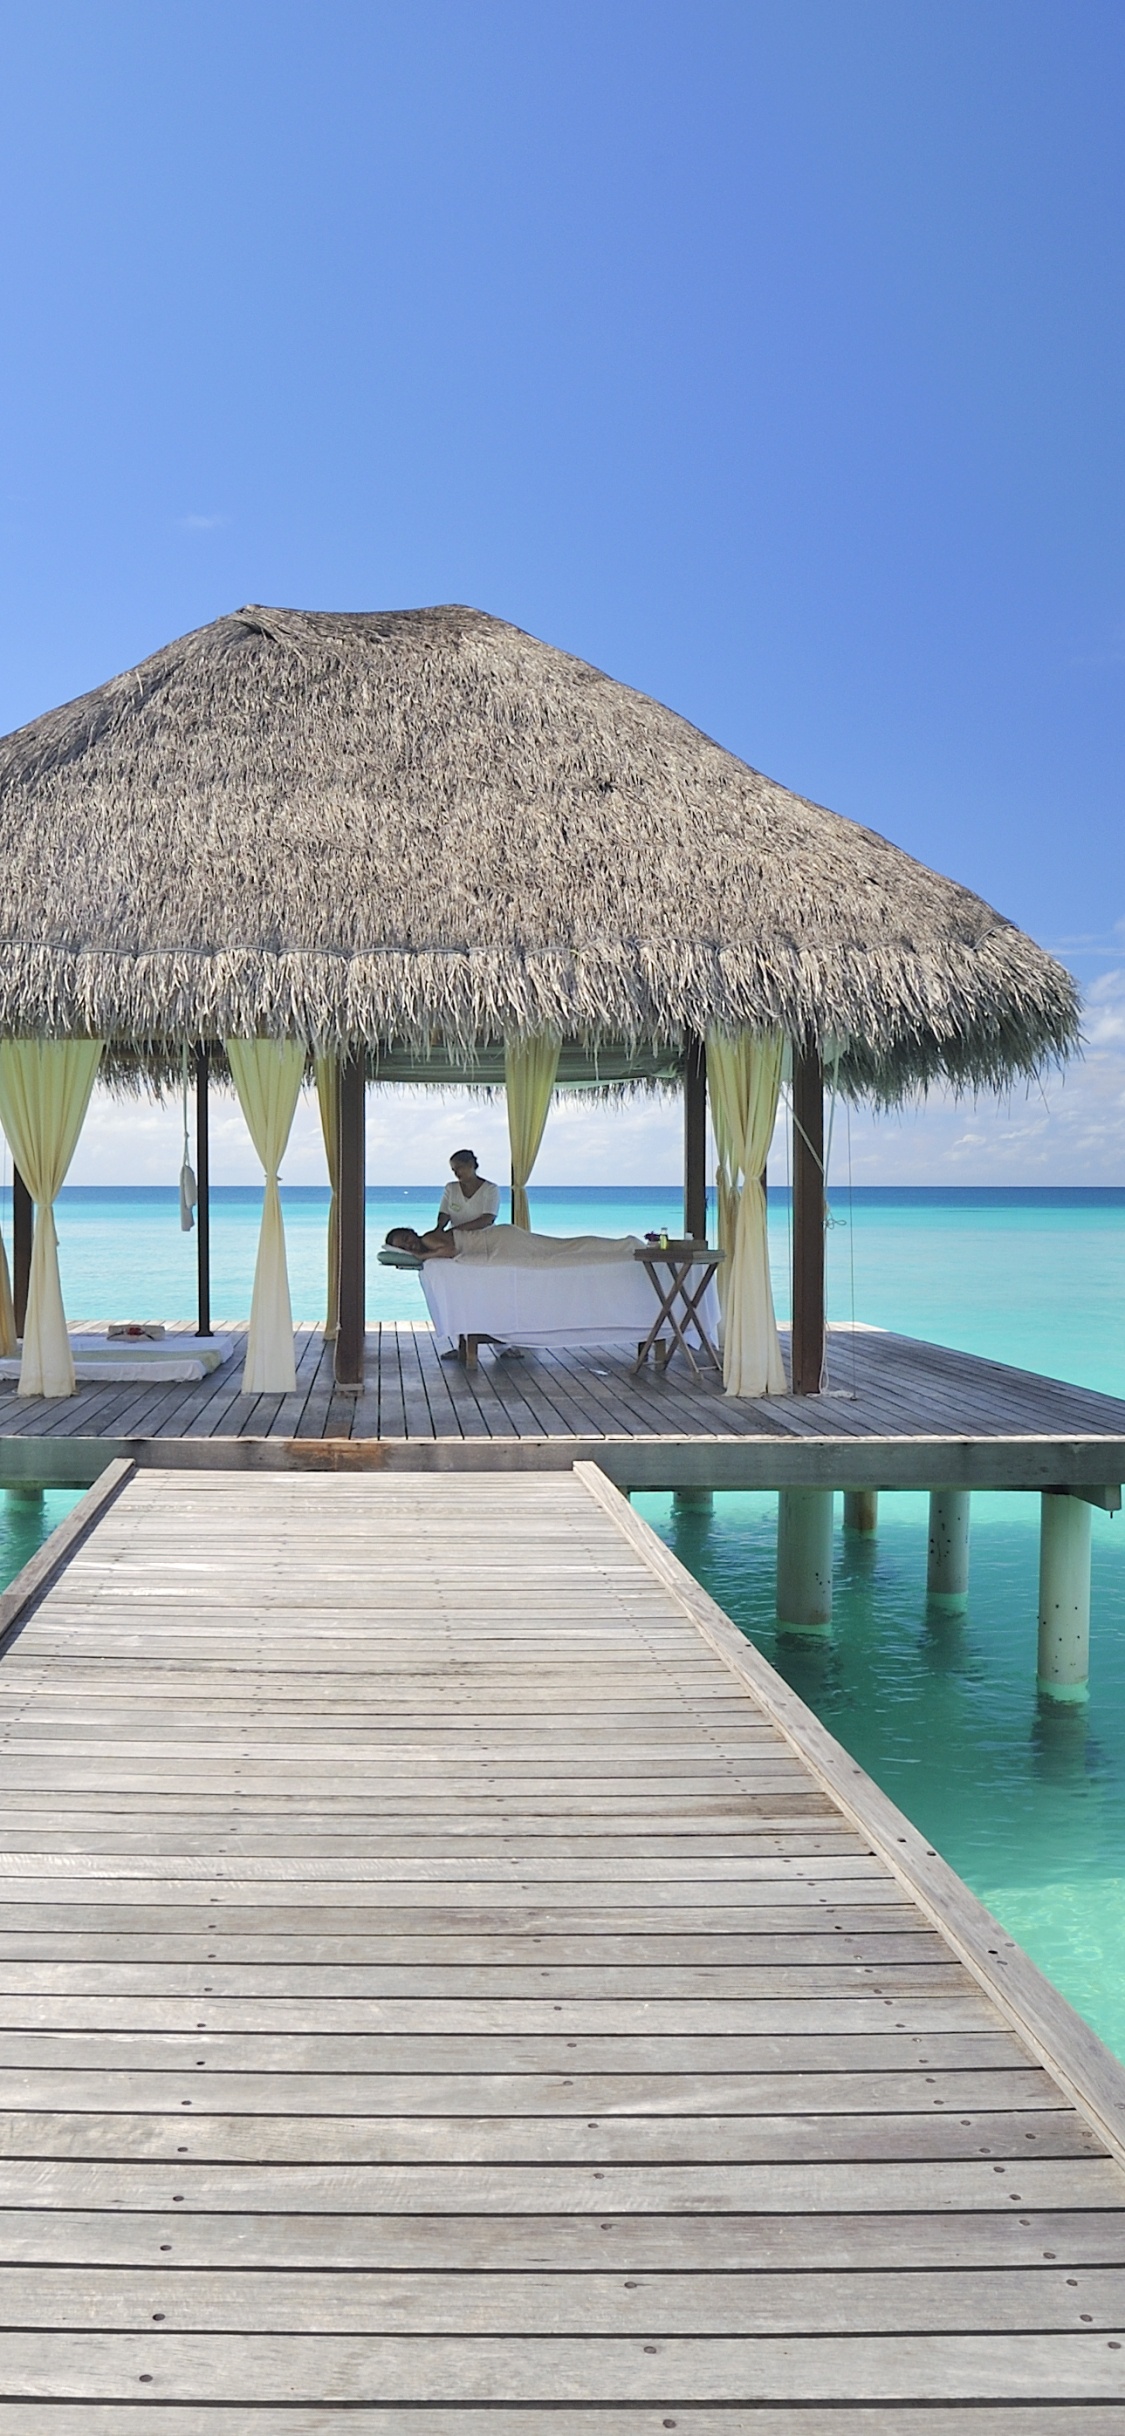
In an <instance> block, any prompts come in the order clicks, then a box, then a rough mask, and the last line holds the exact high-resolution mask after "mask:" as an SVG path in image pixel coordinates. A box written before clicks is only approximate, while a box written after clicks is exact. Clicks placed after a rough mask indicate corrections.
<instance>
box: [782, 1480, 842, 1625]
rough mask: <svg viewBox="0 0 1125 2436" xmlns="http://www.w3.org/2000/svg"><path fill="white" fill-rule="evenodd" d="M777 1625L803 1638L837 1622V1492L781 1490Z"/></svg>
mask: <svg viewBox="0 0 1125 2436" xmlns="http://www.w3.org/2000/svg"><path fill="white" fill-rule="evenodd" d="M777 1620H778V1623H779V1624H787V1625H788V1626H789V1627H790V1628H791V1630H794V1631H797V1632H827V1630H828V1628H829V1626H830V1624H831V1622H832V1491H831V1489H779V1491H778V1497H777Z"/></svg>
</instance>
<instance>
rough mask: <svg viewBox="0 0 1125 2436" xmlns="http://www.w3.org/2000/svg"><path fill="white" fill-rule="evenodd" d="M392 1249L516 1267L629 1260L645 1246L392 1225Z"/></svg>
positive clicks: (517, 1231) (624, 1240) (615, 1238)
mask: <svg viewBox="0 0 1125 2436" xmlns="http://www.w3.org/2000/svg"><path fill="white" fill-rule="evenodd" d="M387 1243H388V1246H389V1248H390V1250H391V1251H393V1252H412V1253H413V1254H414V1258H415V1259H416V1260H464V1261H466V1262H469V1261H471V1262H477V1261H487V1262H488V1264H489V1265H490V1266H495V1267H498V1268H512V1269H575V1268H584V1267H586V1266H587V1265H590V1266H592V1265H593V1264H595V1263H599V1264H600V1263H601V1262H602V1261H606V1260H631V1259H632V1257H633V1254H634V1252H641V1251H643V1250H644V1245H643V1244H642V1242H641V1238H640V1236H639V1235H533V1234H531V1233H530V1231H529V1229H528V1228H527V1227H523V1226H490V1227H487V1228H483V1227H482V1228H481V1229H480V1231H479V1232H477V1233H470V1232H469V1231H468V1229H467V1228H465V1227H458V1228H457V1229H456V1231H455V1232H454V1231H453V1230H451V1229H448V1228H444V1227H436V1226H433V1227H428V1228H427V1229H426V1232H425V1233H424V1234H421V1235H420V1234H419V1233H418V1231H417V1229H416V1228H415V1227H412V1226H393V1227H392V1228H391V1230H390V1233H389V1235H388V1236H387Z"/></svg>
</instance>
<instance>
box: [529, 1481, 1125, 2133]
mask: <svg viewBox="0 0 1125 2436" xmlns="http://www.w3.org/2000/svg"><path fill="white" fill-rule="evenodd" d="M574 1474H575V1479H576V1480H578V1481H579V1482H580V1483H581V1486H582V1487H583V1488H584V1489H585V1490H586V1491H587V1494H588V1495H589V1496H590V1497H592V1498H593V1499H594V1502H595V1504H597V1505H599V1506H600V1507H601V1508H602V1510H603V1512H604V1513H605V1514H607V1515H608V1517H609V1519H610V1521H611V1522H613V1523H615V1524H616V1526H617V1528H618V1530H619V1531H620V1532H621V1534H622V1537H623V1538H625V1539H627V1540H628V1541H629V1542H630V1544H631V1546H632V1547H633V1548H635V1550H636V1552H637V1554H638V1555H639V1556H640V1557H641V1558H642V1559H643V1561H644V1562H645V1564H647V1566H648V1567H649V1570H650V1572H652V1573H654V1574H656V1576H657V1577H658V1579H659V1580H660V1581H661V1582H662V1583H663V1584H664V1586H665V1588H666V1589H667V1590H669V1591H670V1592H671V1593H672V1596H673V1597H674V1598H675V1599H676V1601H677V1603H678V1605H679V1606H681V1607H682V1608H683V1609H684V1612H685V1613H686V1615H687V1616H688V1618H689V1619H690V1621H691V1623H692V1624H694V1626H695V1628H696V1630H697V1631H698V1632H699V1633H700V1635H701V1637H702V1638H703V1640H705V1641H706V1642H707V1644H708V1646H709V1648H711V1649H713V1650H714V1652H715V1655H716V1656H717V1657H719V1658H721V1659H722V1661H723V1663H724V1665H726V1666H728V1667H729V1668H730V1670H731V1672H732V1673H733V1674H735V1675H737V1676H738V1677H739V1678H740V1680H741V1681H742V1682H743V1683H744V1684H745V1685H746V1686H747V1688H748V1690H749V1691H751V1692H752V1693H753V1695H754V1697H755V1699H756V1700H757V1701H758V1702H759V1704H760V1706H761V1707H762V1708H763V1709H764V1710H765V1712H766V1714H767V1716H769V1717H770V1719H771V1720H772V1722H773V1723H774V1725H776V1727H777V1728H778V1731H779V1733H781V1734H783V1735H784V1736H785V1739H786V1741H787V1742H788V1743H789V1744H790V1745H791V1746H792V1748H793V1749H794V1750H795V1751H796V1752H797V1753H798V1754H799V1756H800V1758H801V1759H802V1760H803V1761H804V1762H805V1764H806V1766H807V1767H808V1768H809V1769H810V1770H811V1771H812V1773H813V1775H814V1776H815V1777H816V1778H817V1780H818V1781H819V1783H820V1784H821V1785H822V1787H823V1788H824V1790H825V1792H826V1793H828V1794H830V1796H831V1798H832V1799H833V1801H835V1802H836V1803H837V1804H838V1806H839V1807H840V1809H842V1810H843V1811H844V1812H845V1813H846V1815H847V1816H848V1817H849V1818H850V1819H851V1821H852V1823H853V1825H854V1826H856V1827H857V1828H858V1829H859V1830H860V1832H861V1833H862V1834H863V1835H864V1836H866V1837H867V1838H868V1840H869V1841H870V1843H871V1844H872V1845H873V1847H874V1849H875V1850H876V1851H877V1852H878V1854H879V1856H880V1858H881V1859H882V1860H883V1861H885V1862H886V1864H887V1867H888V1868H889V1869H890V1870H891V1871H892V1873H893V1875H894V1876H895V1877H896V1878H897V1879H898V1880H899V1883H900V1884H901V1885H902V1886H904V1887H905V1888H906V1889H907V1891H908V1893H909V1894H911V1895H912V1896H913V1898H914V1900H915V1902H916V1903H917V1904H918V1906H919V1908H920V1909H921V1910H922V1911H923V1912H924V1913H925V1915H926V1917H927V1919H928V1920H929V1921H930V1922H931V1923H932V1925H933V1926H934V1927H935V1928H936V1929H937V1930H938V1932H939V1934H940V1935H941V1936H942V1937H944V1939H945V1941H946V1943H947V1944H948V1945H949V1946H950V1947H951V1948H952V1950H953V1952H954V1953H955V1954H956V1955H957V1956H958V1958H959V1960H960V1961H962V1962H963V1963H964V1965H965V1967H966V1969H967V1970H968V1971H969V1972H970V1973H971V1974H972V1977H973V1978H974V1979H975V1980H976V1981H977V1984H978V1986H980V1987H982V1988H983V1989H984V1991H985V1993H986V1994H987V1995H988V1996H989V1997H990V1998H991V1999H992V2002H993V2003H994V2004H995V2005H996V2007H997V2009H998V2011H999V2012H1000V2013H1001V2014H1002V2015H1003V2016H1004V2018H1005V2020H1006V2021H1007V2022H1008V2023H1009V2024H1010V2026H1011V2027H1012V2028H1013V2029H1014V2030H1015V2031H1016V2032H1017V2033H1018V2035H1019V2037H1020V2038H1021V2039H1022V2040H1023V2041H1024V2044H1025V2045H1026V2046H1027V2047H1029V2048H1030V2050H1031V2052H1032V2054H1033V2056H1034V2057H1035V2060H1036V2061H1037V2062H1038V2063H1039V2064H1041V2065H1042V2066H1043V2068H1044V2070H1045V2071H1046V2072H1049V2073H1050V2075H1051V2078H1052V2079H1053V2080H1054V2081H1056V2082H1057V2083H1058V2086H1059V2087H1060V2089H1061V2090H1062V2092H1063V2094H1064V2096H1065V2097H1067V2098H1068V2099H1069V2100H1070V2102H1071V2104H1072V2105H1073V2106H1075V2107H1076V2108H1077V2109H1078V2111H1079V2113H1081V2114H1082V2115H1084V2116H1085V2118H1086V2120H1087V2122H1088V2123H1090V2124H1091V2126H1092V2127H1093V2129H1094V2130H1095V2131H1096V2132H1097V2134H1098V2137H1099V2139H1101V2140H1102V2141H1104V2143H1105V2145H1106V2147H1107V2148H1108V2149H1109V2150H1110V2152H1111V2154H1112V2155H1113V2156H1115V2157H1116V2158H1117V2160H1118V2162H1119V2163H1121V2164H1125V2065H1122V2064H1121V2063H1120V2062H1119V2061H1118V2059H1117V2057H1116V2056H1115V2055H1114V2054H1113V2053H1112V2052H1111V2050H1110V2049H1109V2048H1108V2047H1106V2046H1105V2045H1104V2043H1103V2041H1102V2040H1101V2039H1100V2038H1099V2037H1098V2035H1097V2032H1096V2031H1094V2030H1092V2029H1091V2028H1090V2025H1089V2023H1088V2022H1086V2021H1084V2020H1083V2018H1082V2015H1081V2014H1080V2013H1077V2012H1075V2010H1074V2007H1073V2006H1072V2005H1070V2004H1068V2002H1067V1999H1066V1997H1065V1996H1063V1995H1062V1994H1061V1993H1060V1991H1059V1989H1058V1988H1056V1987H1055V1985H1054V1983H1053V1981H1051V1980H1049V1979H1048V1978H1047V1977H1046V1975H1045V1973H1044V1972H1042V1971H1041V1970H1040V1969H1039V1967H1038V1965H1037V1964H1036V1963H1034V1962H1033V1961H1032V1959H1031V1956H1030V1955H1029V1954H1026V1953H1025V1952H1024V1950H1023V1947H1022V1946H1021V1945H1019V1944H1017V1942H1016V1940H1015V1938H1014V1937H1011V1936H1009V1934H1008V1931H1007V1929H1006V1928H1004V1927H1003V1926H1002V1924H1001V1922H1000V1921H999V1920H996V1919H994V1917H993V1915H992V1913H991V1912H990V1911H988V1910H987V1908H986V1906H985V1905H984V1904H983V1903H982V1902H981V1901H980V1900H979V1897H978V1896H976V1895H974V1894H973V1893H972V1891H971V1889H970V1888H969V1887H967V1886H966V1884H965V1882H964V1879H963V1878H959V1877H958V1875H957V1873H956V1871H955V1870H953V1869H951V1868H950V1865H949V1863H948V1862H947V1861H944V1860H943V1859H942V1857H941V1855H940V1853H938V1852H937V1851H936V1850H935V1848H934V1846H933V1845H932V1844H927V1842H926V1840H925V1837H924V1836H923V1835H921V1834H920V1833H919V1831H918V1829H917V1828H916V1827H915V1826H913V1825H912V1823H911V1821H910V1820H909V1819H908V1818H907V1817H906V1816H905V1814H904V1813H903V1812H902V1811H901V1810H899V1809H898V1807H897V1805H896V1804H895V1803H894V1802H892V1801H891V1800H890V1798H889V1796H888V1795H887V1794H885V1793H884V1792H883V1791H882V1788H881V1787H880V1786H879V1785H877V1784H876V1783H875V1780H874V1778H873V1777H870V1776H868V1775H867V1773H866V1770H865V1769H863V1768H861V1767H860V1765H859V1762H858V1761H857V1760H854V1759H853V1758H852V1757H851V1754H850V1753H849V1752H848V1751H846V1750H845V1749H844V1746H843V1744H842V1743H840V1742H837V1740H836V1737H835V1735H833V1734H830V1733H829V1731H828V1728H827V1727H826V1726H824V1725H822V1724H821V1722H820V1719H819V1718H818V1717H816V1716H814V1715H813V1712H812V1710H811V1709H809V1708H807V1707H806V1705H805V1702H804V1701H803V1700H801V1699H800V1698H799V1697H798V1695H797V1693H796V1692H794V1691H792V1690H791V1689H790V1687H789V1685H788V1684H787V1683H786V1682H785V1681H784V1678H783V1677H782V1676H781V1675H779V1674H778V1673H777V1670H776V1668H774V1667H772V1666H771V1665H770V1663H769V1660H768V1659H767V1658H763V1656H762V1654H761V1651H760V1650H758V1649H756V1648H755V1646H754V1644H753V1642H752V1641H748V1640H747V1639H746V1637H745V1635H744V1634H743V1633H741V1632H740V1631H739V1629H738V1626H737V1625H736V1624H734V1623H732V1621H731V1618H730V1617H729V1616H728V1615H727V1614H726V1611H725V1609H723V1608H722V1607H720V1606H719V1604H718V1602H717V1600H715V1599H713V1598H712V1597H711V1596H710V1593H709V1592H708V1591H706V1590H704V1589H703V1587H702V1584H701V1583H699V1582H697V1581H696V1579H695V1577H694V1575H693V1574H691V1573H689V1572H688V1570H687V1567H686V1566H685V1565H682V1564H681V1563H680V1560H679V1558H678V1557H677V1556H675V1555H674V1554H673V1552H672V1550H671V1549H670V1548H669V1547H667V1546H666V1544H665V1542H664V1541H663V1540H662V1539H661V1538H660V1537H659V1535H658V1534H657V1532H655V1531H654V1530H652V1528H651V1526H650V1525H649V1524H648V1523H646V1522H645V1521H644V1520H643V1518H642V1517H641V1516H640V1515H639V1514H635V1513H634V1512H633V1509H632V1507H631V1506H630V1504H629V1502H628V1499H627V1498H625V1497H623V1496H622V1494H621V1492H620V1490H619V1489H617V1488H616V1487H615V1486H614V1484H613V1482H612V1481H611V1480H610V1479H609V1478H608V1477H607V1475H606V1474H605V1473H604V1472H603V1471H602V1470H601V1469H600V1467H599V1466H598V1464H597V1463H596V1462H595V1463H591V1462H579V1463H576V1464H575V1466H574Z"/></svg>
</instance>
